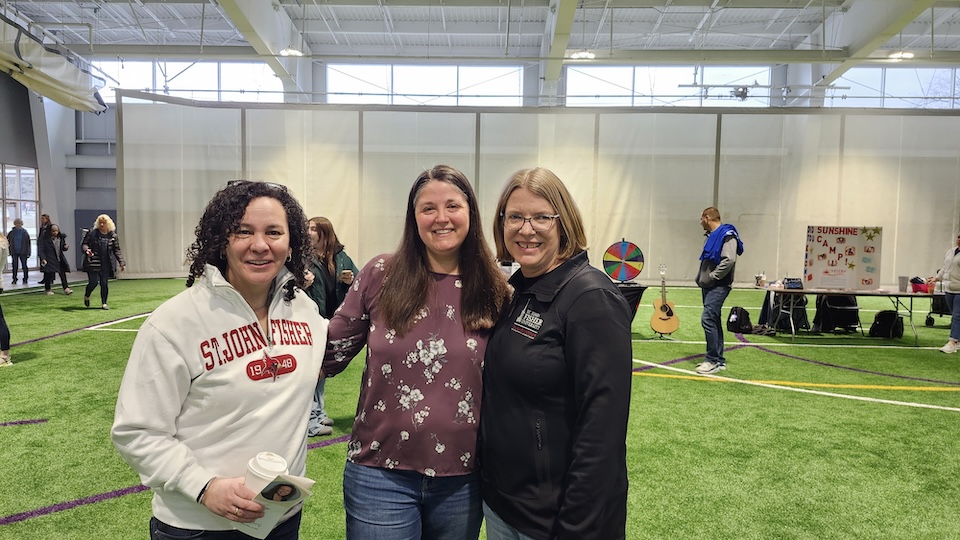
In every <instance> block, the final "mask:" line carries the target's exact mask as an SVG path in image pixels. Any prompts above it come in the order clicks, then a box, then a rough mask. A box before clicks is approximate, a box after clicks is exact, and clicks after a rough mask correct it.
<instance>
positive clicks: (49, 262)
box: [37, 223, 73, 294]
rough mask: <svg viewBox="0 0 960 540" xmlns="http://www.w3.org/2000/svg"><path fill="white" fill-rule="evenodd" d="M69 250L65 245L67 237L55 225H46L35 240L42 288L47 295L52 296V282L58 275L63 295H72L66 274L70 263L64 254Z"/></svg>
mask: <svg viewBox="0 0 960 540" xmlns="http://www.w3.org/2000/svg"><path fill="white" fill-rule="evenodd" d="M68 249H70V246H68V245H67V235H65V234H63V233H62V232H60V227H59V226H58V225H57V224H55V223H48V224H47V225H46V227H45V228H44V229H43V233H41V235H40V238H39V239H38V240H37V256H38V257H39V258H40V271H41V272H43V282H42V283H43V288H44V290H46V291H47V294H53V290H52V286H53V280H54V279H56V276H57V274H60V284H61V285H63V293H64V294H73V291H72V290H70V286H69V284H68V283H67V272H69V271H70V263H69V262H68V261H67V256H66V255H64V253H65V252H66V251H67V250H68Z"/></svg>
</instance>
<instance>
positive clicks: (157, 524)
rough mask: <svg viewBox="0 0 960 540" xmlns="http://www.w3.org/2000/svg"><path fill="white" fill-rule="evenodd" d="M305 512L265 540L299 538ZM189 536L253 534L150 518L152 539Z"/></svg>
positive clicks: (195, 539) (235, 538)
mask: <svg viewBox="0 0 960 540" xmlns="http://www.w3.org/2000/svg"><path fill="white" fill-rule="evenodd" d="M302 514H303V512H297V513H296V514H294V515H293V516H291V517H290V519H288V520H286V521H284V522H283V523H280V524H279V525H277V528H275V529H273V530H272V531H270V534H269V535H267V537H266V539H265V540H297V539H298V538H299V537H300V517H301V515H302ZM184 538H189V539H190V540H250V539H251V538H253V537H252V536H249V535H246V534H243V533H242V532H240V531H234V530H228V531H201V530H192V529H181V528H179V527H174V526H172V525H167V524H166V523H164V522H162V521H160V520H158V519H157V518H155V517H154V518H150V540H176V539H184Z"/></svg>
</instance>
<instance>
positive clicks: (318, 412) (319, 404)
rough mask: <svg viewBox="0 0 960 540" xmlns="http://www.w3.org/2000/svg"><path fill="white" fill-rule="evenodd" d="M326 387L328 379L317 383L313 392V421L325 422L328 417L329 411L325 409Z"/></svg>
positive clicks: (311, 407) (311, 416)
mask: <svg viewBox="0 0 960 540" xmlns="http://www.w3.org/2000/svg"><path fill="white" fill-rule="evenodd" d="M326 386H327V379H326V378H323V379H320V380H319V381H317V387H316V388H314V390H313V405H311V406H310V418H311V419H313V418H316V419H317V420H323V419H324V418H326V417H327V410H326V409H324V408H323V390H324V388H325V387H326Z"/></svg>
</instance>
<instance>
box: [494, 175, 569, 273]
mask: <svg viewBox="0 0 960 540" xmlns="http://www.w3.org/2000/svg"><path fill="white" fill-rule="evenodd" d="M556 213H557V211H556V209H555V208H553V207H552V206H550V203H549V202H548V201H547V200H546V199H544V198H543V197H540V196H539V195H536V194H534V193H533V192H532V191H530V190H528V189H526V188H522V187H521V188H517V189H515V190H513V193H511V194H510V197H509V198H508V199H507V204H506V206H505V207H504V214H505V215H508V216H509V215H511V214H516V215H519V216H523V217H531V216H541V215H555V214H556ZM554 221H557V220H554ZM558 225H559V224H558V223H554V224H553V226H552V227H550V229H549V230H547V231H542V232H541V231H535V230H534V229H533V226H532V225H530V222H529V221H525V222H524V223H523V226H521V227H520V230H518V231H511V230H509V229H506V228H504V231H503V241H504V244H505V245H506V248H507V252H508V253H509V254H510V256H511V257H512V258H513V260H514V261H516V263H517V264H519V265H520V271H521V272H522V273H523V275H524V277H528V278H529V277H536V276H541V275H543V274H546V273H547V272H549V271H551V270H553V269H554V268H556V267H558V266H560V263H561V262H563V261H561V260H560V257H559V254H560V227H559V226H558Z"/></svg>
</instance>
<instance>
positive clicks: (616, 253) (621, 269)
mask: <svg viewBox="0 0 960 540" xmlns="http://www.w3.org/2000/svg"><path fill="white" fill-rule="evenodd" d="M603 270H604V271H605V272H606V273H607V275H608V276H610V277H611V278H613V279H615V280H617V281H630V280H631V279H633V278H635V277H637V276H638V275H639V274H640V271H641V270H643V252H642V251H640V248H638V247H637V245H636V244H634V243H633V242H627V241H626V240H622V241H620V242H616V243H615V244H613V245H611V246H610V247H608V248H607V251H605V252H604V254H603Z"/></svg>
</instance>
